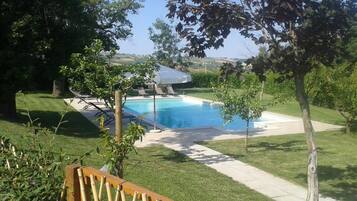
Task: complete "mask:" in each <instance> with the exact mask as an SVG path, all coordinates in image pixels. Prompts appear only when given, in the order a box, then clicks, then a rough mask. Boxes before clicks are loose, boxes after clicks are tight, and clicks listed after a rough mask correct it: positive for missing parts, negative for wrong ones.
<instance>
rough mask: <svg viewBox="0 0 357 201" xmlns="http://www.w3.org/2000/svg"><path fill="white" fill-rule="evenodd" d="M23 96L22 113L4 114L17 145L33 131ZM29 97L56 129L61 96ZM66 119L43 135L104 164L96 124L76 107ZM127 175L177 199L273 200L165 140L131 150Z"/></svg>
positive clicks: (1, 125)
mask: <svg viewBox="0 0 357 201" xmlns="http://www.w3.org/2000/svg"><path fill="white" fill-rule="evenodd" d="M22 99H23V97H18V99H17V103H18V104H17V108H18V109H19V118H18V119H17V120H16V121H8V120H4V119H0V135H2V136H5V137H8V138H10V139H11V141H12V142H13V143H14V144H15V145H17V146H23V147H26V146H27V144H28V141H29V140H30V137H29V136H30V135H31V134H30V132H29V130H28V129H27V128H25V127H24V126H23V125H22V124H23V123H25V122H27V119H26V116H25V114H24V111H25V107H24V104H23V102H22V101H21V100H22ZM25 99H26V103H27V105H28V107H29V109H30V111H31V116H32V117H33V118H39V121H38V123H41V124H42V126H44V127H47V128H49V129H53V127H54V126H55V125H56V123H57V122H58V120H59V118H60V112H61V111H63V110H64V109H65V104H64V103H63V100H62V99H59V98H53V97H51V96H50V95H49V94H48V93H30V94H27V95H26V96H25ZM66 119H67V120H68V121H69V122H68V123H66V124H64V125H63V127H62V128H61V129H60V130H59V133H58V134H57V135H52V134H51V135H49V136H42V137H41V138H40V140H41V141H42V142H43V144H44V145H48V144H49V142H50V140H51V139H52V138H53V139H54V140H53V142H54V144H53V146H52V149H53V150H54V151H56V150H59V149H60V148H62V149H63V150H64V151H65V152H66V153H68V154H69V155H71V156H73V157H78V156H80V155H82V154H84V153H86V152H92V153H91V155H90V156H88V157H86V158H85V159H84V163H85V164H86V165H90V166H93V167H96V168H99V167H101V166H102V165H103V160H102V159H101V158H100V157H99V156H98V155H97V154H96V153H95V151H94V150H95V149H96V147H97V146H99V147H101V140H100V137H99V136H98V129H97V128H96V127H95V126H94V125H93V124H91V123H90V122H89V121H87V120H86V119H85V118H84V117H83V116H82V115H81V114H79V113H78V112H76V111H74V109H72V108H70V111H69V112H68V114H67V115H66ZM125 179H127V180H129V181H132V182H134V183H137V184H140V185H142V186H145V187H147V188H149V189H151V190H153V191H156V192H157V193H160V194H163V195H166V196H168V197H170V198H172V199H174V200H177V201H192V200H195V201H200V200H202V201H206V200H215V201H220V200H222V201H223V200H225V201H227V200H232V201H236V200H244V201H246V200H251V201H256V200H258V201H259V200H270V199H268V198H266V197H265V196H263V195H261V194H259V193H257V192H255V191H252V190H250V189H248V188H247V187H245V186H243V185H242V184H239V183H237V182H235V181H233V180H232V179H231V178H229V177H226V176H224V175H222V174H220V173H218V172H216V171H215V170H213V169H211V168H208V167H206V166H204V165H202V164H200V163H198V162H195V161H193V160H191V159H189V158H187V157H185V156H183V155H182V154H179V153H178V152H175V151H172V150H169V149H167V148H164V147H161V146H156V147H149V148H141V149H138V154H137V155H136V154H131V155H130V159H129V160H128V161H127V162H126V171H125Z"/></svg>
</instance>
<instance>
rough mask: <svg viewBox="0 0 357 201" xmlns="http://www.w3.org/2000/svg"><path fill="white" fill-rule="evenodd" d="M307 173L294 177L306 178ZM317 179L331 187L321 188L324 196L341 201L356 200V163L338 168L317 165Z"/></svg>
mask: <svg viewBox="0 0 357 201" xmlns="http://www.w3.org/2000/svg"><path fill="white" fill-rule="evenodd" d="M306 177H307V175H306V174H305V173H304V174H299V175H297V176H296V178H299V179H306ZM318 178H319V181H320V182H321V181H325V182H328V183H329V185H330V186H332V188H328V189H324V188H323V189H322V190H321V193H322V194H323V195H325V196H329V197H333V198H335V199H337V200H341V201H351V200H357V180H356V178H357V165H349V166H347V167H346V168H338V167H332V166H326V165H319V166H318Z"/></svg>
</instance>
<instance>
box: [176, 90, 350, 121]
mask: <svg viewBox="0 0 357 201" xmlns="http://www.w3.org/2000/svg"><path fill="white" fill-rule="evenodd" d="M179 92H180V94H185V95H188V96H193V97H198V98H203V99H210V100H215V96H214V93H213V90H212V89H210V88H191V89H184V90H180V91H179ZM263 97H264V98H263V101H265V102H268V101H269V100H271V98H272V97H271V96H270V95H267V94H265V95H264V96H263ZM267 110H268V111H271V112H276V113H281V114H286V115H292V116H297V117H300V116H301V113H300V108H299V105H298V103H297V102H296V101H294V100H292V101H289V102H287V103H284V104H279V105H275V106H271V107H268V108H267ZM310 110H311V118H312V119H313V120H316V121H321V122H325V123H331V124H339V125H343V124H344V119H343V117H342V116H341V115H340V114H339V113H338V112H337V111H335V110H332V109H328V108H323V107H318V106H314V105H311V106H310Z"/></svg>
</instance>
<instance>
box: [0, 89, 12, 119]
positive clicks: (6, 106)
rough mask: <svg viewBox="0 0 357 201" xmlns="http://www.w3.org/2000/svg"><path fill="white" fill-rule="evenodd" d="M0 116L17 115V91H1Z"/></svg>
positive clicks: (10, 116) (9, 116)
mask: <svg viewBox="0 0 357 201" xmlns="http://www.w3.org/2000/svg"><path fill="white" fill-rule="evenodd" d="M0 93H1V94H0V117H1V116H2V117H5V118H15V117H16V93H14V92H11V91H8V90H6V91H0Z"/></svg>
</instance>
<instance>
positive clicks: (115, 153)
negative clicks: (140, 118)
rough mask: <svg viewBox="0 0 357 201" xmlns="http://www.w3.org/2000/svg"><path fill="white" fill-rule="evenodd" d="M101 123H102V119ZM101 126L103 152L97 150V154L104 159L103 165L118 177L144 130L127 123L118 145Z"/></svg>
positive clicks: (137, 125) (136, 125) (134, 124)
mask: <svg viewBox="0 0 357 201" xmlns="http://www.w3.org/2000/svg"><path fill="white" fill-rule="evenodd" d="M101 121H102V122H103V119H102V120H101ZM101 125H102V126H101V128H100V129H101V136H102V139H103V144H104V146H103V147H104V150H103V151H100V150H99V149H97V153H98V154H100V155H102V157H104V158H105V159H106V163H105V164H106V165H107V166H108V168H109V170H110V172H111V173H112V174H114V175H120V174H119V173H122V172H123V163H124V160H125V159H127V158H128V154H129V153H130V152H132V151H135V146H134V143H135V142H136V141H137V140H140V139H141V138H142V137H143V136H144V135H145V129H144V128H143V127H142V126H141V125H139V124H136V123H133V122H131V123H129V125H128V127H127V128H126V129H125V131H124V135H123V137H122V139H121V141H120V142H119V143H118V142H117V141H116V140H115V139H114V138H113V136H112V135H111V134H110V133H109V130H108V129H106V128H104V127H103V123H101Z"/></svg>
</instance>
